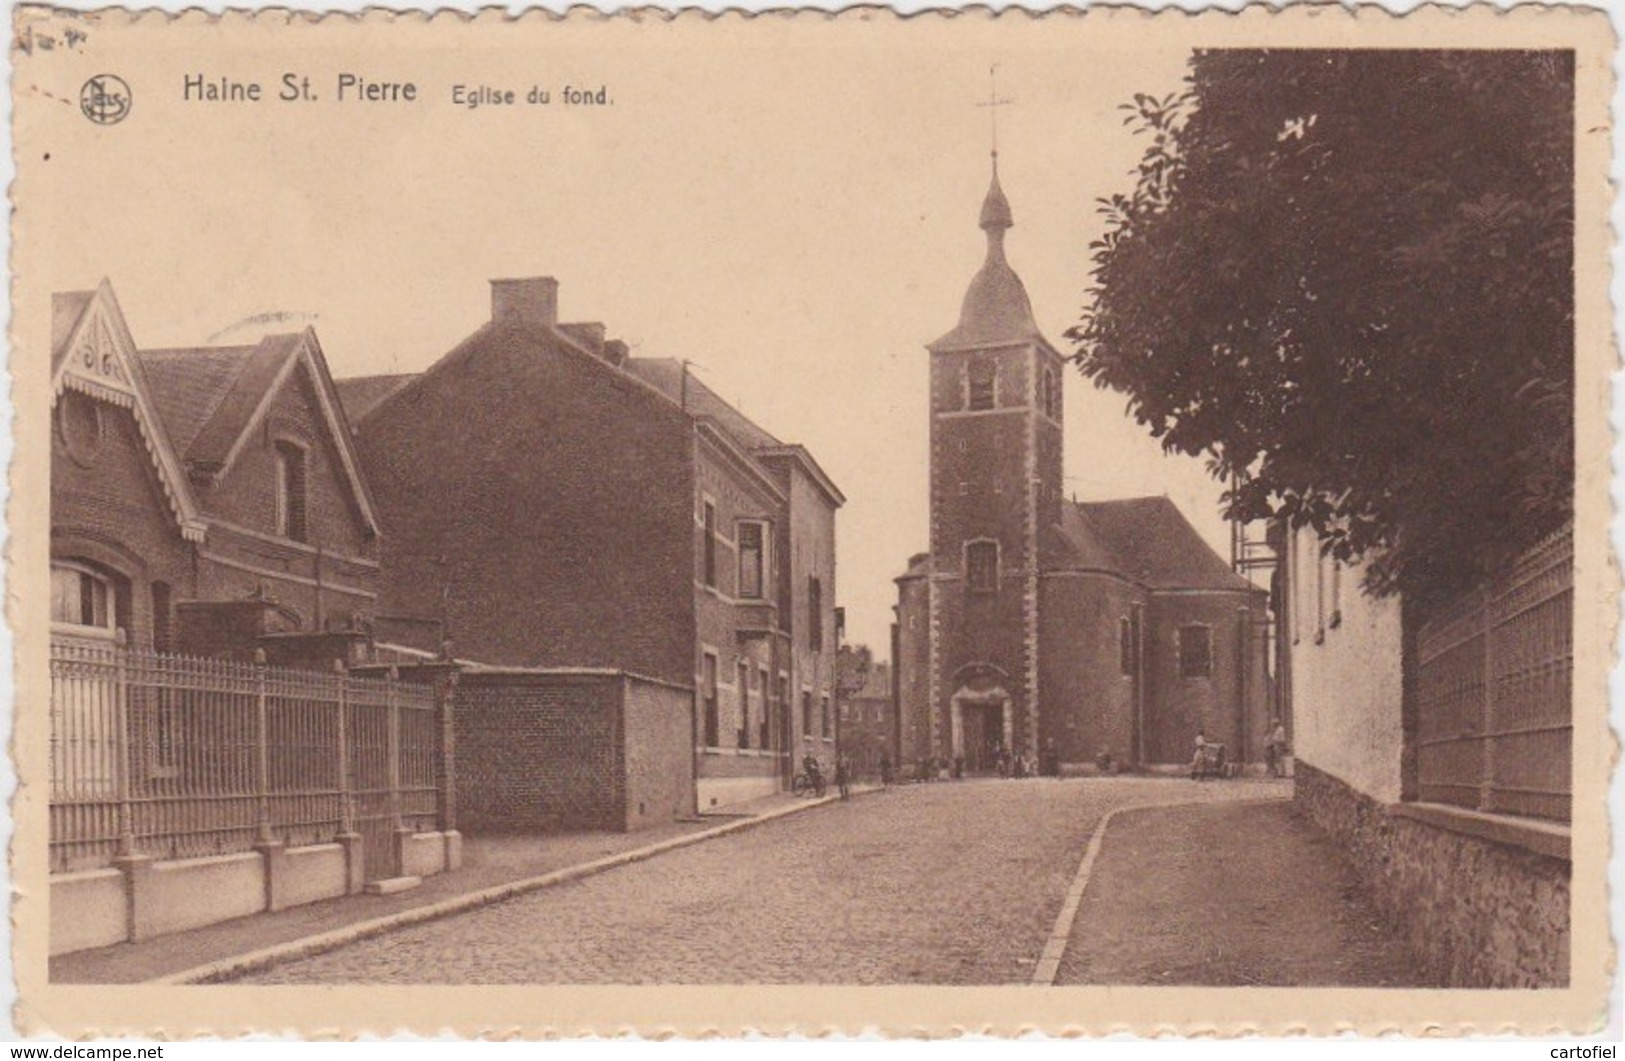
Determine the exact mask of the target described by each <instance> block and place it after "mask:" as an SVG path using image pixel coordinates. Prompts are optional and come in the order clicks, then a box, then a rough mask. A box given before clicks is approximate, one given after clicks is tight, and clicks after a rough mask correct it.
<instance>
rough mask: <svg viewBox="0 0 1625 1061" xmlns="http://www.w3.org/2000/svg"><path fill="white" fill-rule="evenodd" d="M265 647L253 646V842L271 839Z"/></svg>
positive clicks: (269, 746)
mask: <svg viewBox="0 0 1625 1061" xmlns="http://www.w3.org/2000/svg"><path fill="white" fill-rule="evenodd" d="M265 686H266V667H265V650H264V649H263V648H256V649H255V650H254V803H255V809H256V815H255V816H256V819H257V822H256V828H255V842H256V843H257V844H269V843H272V842H273V841H274V840H275V839H276V837H275V836H274V835H273V834H272V832H271V717H270V703H269V695H268V693H267V691H266V687H265Z"/></svg>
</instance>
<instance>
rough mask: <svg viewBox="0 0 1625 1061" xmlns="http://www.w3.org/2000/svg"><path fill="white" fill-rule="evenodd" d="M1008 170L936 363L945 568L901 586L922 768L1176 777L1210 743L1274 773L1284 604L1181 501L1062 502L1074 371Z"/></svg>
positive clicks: (899, 652) (934, 505)
mask: <svg viewBox="0 0 1625 1061" xmlns="http://www.w3.org/2000/svg"><path fill="white" fill-rule="evenodd" d="M1012 224H1013V220H1012V215H1011V211H1010V204H1009V202H1008V201H1007V200H1006V198H1005V196H1004V192H1003V191H1002V189H1001V188H1000V187H999V182H998V174H997V169H996V168H995V171H994V175H993V181H992V185H991V187H990V188H989V190H988V194H987V197H986V200H985V201H984V203H983V205H982V213H981V228H982V229H983V230H984V231H985V232H986V234H987V257H986V260H985V262H984V264H983V266H982V268H981V270H980V271H979V272H978V273H977V274H976V276H975V278H974V279H972V281H971V284H970V287H969V289H968V290H967V292H966V294H965V298H964V302H963V306H962V309H961V314H960V320H959V324H958V326H957V327H955V328H954V329H953V330H952V331H950V332H949V333H948V334H947V335H944V336H943V337H942V338H940V339H938V340H937V341H936V342H934V343H932V344H930V346H929V347H928V349H929V350H930V399H931V470H930V513H931V548H930V551H929V552H927V553H924V554H921V555H918V556H916V557H914V558H912V560H911V561H910V565H909V568H908V570H907V571H906V572H905V573H904V574H903V575H902V576H901V577H900V578H898V580H897V584H898V605H897V619H898V635H897V648H896V657H897V659H896V663H897V666H898V667H899V671H900V673H899V675H898V684H899V714H900V716H901V717H900V725H901V732H902V744H903V753H904V757H905V759H907V760H909V761H911V762H919V761H921V760H924V759H936V760H939V761H962V763H963V766H964V768H965V769H967V770H971V771H977V770H987V769H990V768H992V767H993V765H994V763H995V761H996V756H997V754H998V753H999V752H1001V751H1002V752H1005V753H1008V754H1010V755H1021V756H1023V757H1025V759H1026V760H1027V762H1028V763H1037V762H1038V761H1039V760H1040V759H1041V758H1042V759H1043V760H1044V761H1045V762H1047V763H1054V762H1055V761H1057V760H1058V761H1059V762H1060V763H1062V764H1073V765H1075V766H1076V765H1082V764H1093V763H1095V762H1097V761H1099V760H1101V759H1102V757H1104V756H1110V757H1111V760H1112V761H1113V762H1114V763H1121V764H1132V765H1136V766H1170V767H1171V766H1175V765H1183V764H1187V763H1189V762H1190V759H1191V757H1192V748H1193V744H1194V740H1195V738H1196V736H1197V734H1198V733H1201V734H1203V735H1204V736H1205V737H1206V738H1207V739H1208V740H1210V741H1218V742H1222V743H1223V744H1224V745H1225V746H1226V749H1227V754H1228V756H1229V758H1230V759H1231V761H1239V762H1242V763H1246V764H1261V763H1262V761H1263V745H1264V738H1265V735H1266V731H1267V727H1268V724H1269V717H1268V704H1269V702H1270V699H1269V689H1268V681H1269V679H1268V675H1267V671H1266V650H1267V639H1266V637H1265V636H1264V629H1265V626H1264V620H1265V612H1266V606H1267V594H1266V593H1265V592H1264V591H1263V590H1261V589H1259V588H1257V587H1255V586H1253V585H1252V584H1251V583H1249V582H1248V581H1247V580H1246V579H1244V578H1242V577H1240V576H1239V575H1237V574H1235V573H1234V572H1232V571H1231V570H1230V568H1229V566H1228V565H1227V564H1226V563H1225V562H1224V561H1223V560H1221V559H1220V558H1219V556H1218V555H1217V554H1216V553H1215V552H1214V551H1213V550H1212V548H1210V547H1209V546H1208V545H1207V544H1206V543H1205V542H1204V541H1203V540H1202V539H1201V537H1200V535H1198V534H1197V533H1196V531H1195V529H1194V528H1192V527H1191V525H1190V523H1189V522H1187V521H1186V519H1185V517H1184V516H1183V515H1182V514H1181V513H1180V512H1179V510H1178V509H1177V508H1176V507H1175V506H1174V504H1173V503H1172V502H1171V501H1169V500H1168V499H1167V498H1166V497H1143V498H1132V499H1126V500H1120V501H1106V502H1086V503H1078V502H1075V501H1068V500H1067V499H1066V498H1064V497H1063V496H1062V431H1063V424H1062V413H1063V403H1062V383H1063V377H1064V375H1065V372H1064V369H1065V363H1064V360H1063V359H1062V357H1061V355H1060V354H1059V353H1058V352H1057V351H1056V350H1055V348H1054V347H1053V346H1052V345H1051V344H1050V343H1049V341H1048V340H1047V339H1045V338H1044V336H1043V335H1042V334H1041V333H1040V331H1039V329H1038V325H1037V323H1036V322H1035V320H1034V318H1033V312H1032V305H1031V302H1030V301H1029V299H1028V297H1027V292H1026V289H1025V287H1024V286H1023V285H1022V282H1021V279H1020V278H1019V277H1018V276H1017V275H1016V273H1015V271H1014V270H1013V269H1012V268H1011V267H1010V265H1009V263H1008V261H1007V260H1006V258H1005V252H1004V235H1005V232H1006V231H1007V230H1008V229H1009V228H1010V227H1012Z"/></svg>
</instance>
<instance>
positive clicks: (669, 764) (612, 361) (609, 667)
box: [339, 277, 844, 829]
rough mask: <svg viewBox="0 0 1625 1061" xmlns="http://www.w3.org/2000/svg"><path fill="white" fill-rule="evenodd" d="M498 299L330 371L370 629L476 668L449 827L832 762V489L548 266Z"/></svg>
mask: <svg viewBox="0 0 1625 1061" xmlns="http://www.w3.org/2000/svg"><path fill="white" fill-rule="evenodd" d="M491 290H492V312H491V318H490V320H489V321H487V322H486V323H484V324H483V325H481V326H480V327H479V328H478V329H477V330H476V331H475V332H474V333H473V334H472V335H470V336H469V337H468V338H467V339H465V340H464V341H463V342H461V343H459V344H458V345H457V346H456V347H454V348H453V349H452V350H451V351H450V352H448V353H447V354H446V355H445V356H444V357H442V358H441V359H440V360H439V361H438V362H436V363H435V364H434V365H433V366H431V367H430V368H429V369H428V370H427V371H425V372H423V373H422V374H420V375H417V376H413V377H409V378H406V379H402V378H401V377H398V376H397V377H371V378H364V379H355V380H343V381H340V384H339V386H340V391H341V393H342V394H343V395H344V400H345V401H346V402H347V403H350V408H351V409H352V414H353V419H354V421H355V424H356V431H357V440H358V442H359V446H360V450H361V452H362V455H363V460H364V462H365V465H366V470H367V476H368V480H369V482H370V483H371V484H372V486H373V489H374V491H375V493H376V496H377V498H378V504H379V512H380V518H381V519H382V520H383V523H384V525H385V527H386V528H387V529H388V534H387V537H386V538H385V539H384V543H385V544H384V552H383V555H382V557H381V559H382V562H383V583H382V591H381V592H382V602H381V608H380V621H381V623H382V624H383V629H384V631H385V633H386V634H387V635H388V637H389V638H390V639H391V640H394V641H398V642H400V643H402V644H403V645H405V646H408V647H416V648H419V649H425V650H428V649H433V648H434V647H435V646H436V645H437V644H438V643H440V642H441V641H444V640H449V641H450V642H451V643H452V644H453V645H454V646H455V652H456V654H457V656H458V657H459V658H461V659H464V660H467V661H469V662H470V664H471V668H470V670H469V671H468V672H467V674H466V675H465V679H464V684H463V686H462V689H461V692H460V703H461V704H462V707H463V709H462V710H461V711H460V714H459V719H460V722H459V725H460V727H461V728H460V730H459V738H458V739H459V748H460V761H461V764H462V765H461V768H460V777H461V778H462V779H463V783H464V789H463V793H462V804H461V806H462V820H463V822H464V824H465V825H466V826H467V827H469V828H486V829H534V828H557V827H571V826H582V825H595V826H612V827H620V828H632V827H637V826H641V825H645V824H655V823H658V822H661V821H669V820H671V818H672V817H673V816H674V815H676V816H680V815H684V814H690V813H693V812H694V810H695V808H696V806H698V807H700V808H705V807H710V806H712V805H720V804H724V803H728V802H733V801H736V800H740V799H746V798H750V797H751V796H754V795H759V794H765V793H769V792H772V791H775V790H777V789H778V788H780V787H781V786H784V785H787V784H788V783H789V780H790V776H791V772H792V770H793V768H794V764H795V763H796V762H798V761H799V760H800V758H801V757H802V756H803V755H806V754H813V755H816V756H819V757H820V758H822V759H823V760H824V761H825V762H826V765H827V764H828V763H829V762H830V761H831V760H832V758H833V755H834V750H835V744H834V737H835V729H834V716H833V710H832V704H833V697H834V693H835V689H834V655H835V623H834V579H835V554H834V550H835V536H834V516H835V510H836V508H838V507H839V506H840V504H841V503H842V501H843V500H844V499H843V498H842V496H841V494H840V492H839V490H837V489H836V488H835V486H834V484H833V483H832V482H830V480H829V478H828V476H827V475H825V474H824V472H823V471H822V469H820V468H819V467H818V464H817V462H816V461H815V460H814V459H813V458H812V456H811V455H810V454H809V453H808V452H807V451H806V450H805V449H804V448H802V447H799V446H794V445H785V444H783V443H781V442H780V440H778V439H776V438H774V437H773V436H772V435H771V434H769V433H768V432H766V431H765V430H763V429H762V428H761V427H759V426H758V425H756V424H754V423H752V422H751V421H750V420H748V419H747V418H745V417H744V416H743V415H742V414H740V413H739V412H738V411H737V410H736V409H734V408H732V407H731V406H729V405H728V404H727V403H726V402H724V401H722V400H721V399H720V398H718V397H717V395H715V394H714V393H713V392H711V391H710V390H709V389H708V388H706V387H705V386H704V385H703V384H702V383H700V382H699V380H697V379H695V378H694V376H693V375H692V374H691V373H689V372H688V371H687V370H686V369H685V368H684V366H683V365H682V364H681V363H680V362H678V361H667V360H659V359H643V358H633V357H631V356H629V351H628V349H627V347H626V345H625V344H624V343H621V342H618V341H615V340H612V339H607V338H606V333H605V328H604V326H603V325H602V324H597V323H568V322H564V321H561V319H560V317H559V312H558V284H557V282H556V281H554V280H553V279H551V278H548V277H536V278H527V279H518V280H497V281H493V282H492V285H491ZM482 675H484V676H482ZM594 676H596V677H594ZM614 676H620V677H619V678H616V679H615V681H609V684H610V685H615V682H616V681H619V682H620V683H621V684H620V688H621V690H622V691H621V692H615V691H614V690H613V689H611V690H609V691H605V690H604V689H602V688H597V687H596V686H595V687H594V688H596V689H597V691H588V690H587V686H589V685H592V683H593V682H598V683H599V685H602V684H603V683H604V682H605V681H608V680H609V679H610V678H613V677H614ZM589 679H590V680H589ZM476 686H478V689H476V688H475V687H476ZM633 687H637V688H641V689H645V690H646V691H647V693H648V697H647V698H646V700H645V702H646V704H648V703H654V704H658V705H660V706H658V707H651V708H649V709H648V710H643V711H640V710H638V709H636V708H635V705H633V703H632V699H631V698H630V693H627V692H626V690H628V689H631V688H633ZM651 749H653V750H651ZM589 793H590V794H591V795H590V797H589V795H586V794H589Z"/></svg>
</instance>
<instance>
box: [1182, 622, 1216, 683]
mask: <svg viewBox="0 0 1625 1061" xmlns="http://www.w3.org/2000/svg"><path fill="white" fill-rule="evenodd" d="M1212 674H1213V628H1212V627H1211V626H1202V625H1200V624H1198V623H1191V624H1189V625H1187V626H1181V627H1180V628H1179V676H1180V677H1181V678H1207V677H1211V676H1212Z"/></svg>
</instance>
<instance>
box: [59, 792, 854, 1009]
mask: <svg viewBox="0 0 1625 1061" xmlns="http://www.w3.org/2000/svg"><path fill="white" fill-rule="evenodd" d="M877 787H878V786H866V785H854V786H853V792H854V794H861V793H863V792H867V791H872V790H874V789H875V788H877ZM835 798H836V797H835V796H834V795H829V796H826V797H825V798H823V799H820V800H812V799H805V798H801V797H798V796H792V795H790V794H788V793H779V794H776V795H772V796H764V797H762V798H760V799H755V800H749V801H746V802H744V803H738V804H733V805H730V806H728V807H726V808H718V809H717V810H716V811H714V812H712V813H710V814H705V815H702V816H701V817H700V818H698V819H692V820H688V821H677V822H672V823H670V824H669V825H663V826H658V827H656V828H652V829H643V830H640V831H638V832H634V833H608V832H593V833H558V834H553V835H547V836H471V837H465V838H464V840H463V866H462V868H461V869H458V870H455V871H453V872H450V873H442V874H439V875H438V876H434V877H429V878H427V879H425V880H424V882H423V884H422V885H421V886H419V887H417V888H413V889H412V890H411V891H406V892H400V893H397V894H395V895H351V896H345V897H343V898H339V899H328V900H325V901H322V902H317V903H311V904H309V905H307V906H297V907H293V908H291V909H288V910H279V911H276V912H274V913H266V914H256V915H254V916H253V917H244V918H238V919H236V920H233V921H223V922H221V923H220V924H217V925H208V926H205V927H203V928H198V929H193V930H191V931H189V932H177V933H173V934H170V935H165V936H158V937H155V938H153V939H149V940H143V941H141V942H139V943H120V944H116V945H114V946H111V947H102V948H99V949H96V950H87V951H78V952H76V953H73V954H64V955H60V956H58V957H55V958H52V959H51V963H50V979H51V982H52V983H69V984H74V983H78V984H92V983H95V984H128V983H140V982H143V981H148V980H154V979H158V978H161V977H170V976H174V975H175V974H177V973H181V972H184V971H188V970H192V969H196V968H199V967H202V966H206V965H210V964H213V963H217V962H230V961H231V960H233V959H237V958H240V957H242V956H244V955H248V954H252V953H254V952H256V951H261V950H265V949H266V948H271V947H277V946H281V945H297V944H298V942H299V941H303V940H308V939H310V938H312V937H316V936H321V935H324V934H328V933H335V934H339V935H344V934H346V933H349V932H355V933H357V934H360V933H366V934H371V932H372V931H376V930H378V929H379V927H380V926H378V925H374V924H371V923H373V922H376V921H378V920H379V919H387V918H391V917H400V918H402V919H403V920H416V919H421V918H424V917H427V916H434V915H435V909H434V908H437V907H446V906H451V907H455V906H458V905H468V906H472V905H480V904H482V903H485V902H496V901H500V899H501V898H504V897H506V895H482V894H481V893H485V892H488V891H499V890H504V889H505V890H506V892H507V893H508V894H519V893H520V892H523V891H528V890H532V888H534V887H547V886H550V885H551V884H555V883H562V882H563V880H573V879H578V878H579V877H581V876H585V875H588V874H590V873H594V872H602V871H603V870H606V869H611V868H613V867H614V866H616V865H622V864H624V863H626V862H631V861H636V860H638V859H640V858H646V857H649V856H651V855H655V854H658V853H660V852H661V851H665V850H669V849H671V848H672V847H679V846H684V845H686V844H691V843H697V842H700V841H702V840H706V839H708V838H710V837H712V836H716V835H722V834H726V833H731V832H735V831H737V830H739V829H741V828H748V827H751V826H754V825H757V824H760V823H762V822H767V821H771V820H773V819H774V818H779V817H783V816H784V815H786V814H795V813H798V812H800V811H804V810H809V809H811V808H813V807H818V806H822V805H824V804H827V803H830V802H833V801H834V800H835ZM549 875H553V876H555V877H558V878H560V879H557V880H554V879H541V880H539V879H538V878H549ZM448 912H449V911H448Z"/></svg>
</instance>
